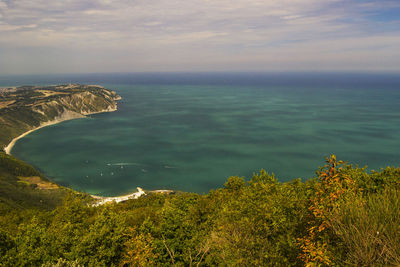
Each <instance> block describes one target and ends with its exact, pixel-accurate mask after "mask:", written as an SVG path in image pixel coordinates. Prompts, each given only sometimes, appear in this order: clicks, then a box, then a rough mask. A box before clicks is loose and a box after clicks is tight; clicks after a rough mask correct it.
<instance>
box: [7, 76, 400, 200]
mask: <svg viewBox="0 0 400 267" xmlns="http://www.w3.org/2000/svg"><path fill="white" fill-rule="evenodd" d="M96 81H97V83H102V84H103V85H105V86H107V87H108V88H110V89H113V90H115V91H117V92H118V93H119V94H120V95H121V96H122V97H123V100H122V101H120V103H119V109H118V111H116V112H112V113H103V114H97V115H92V116H91V117H90V118H87V119H78V120H73V121H67V122H63V123H60V124H57V125H54V126H49V127H46V128H42V129H40V130H38V131H36V132H34V133H32V134H30V135H28V136H26V137H25V138H23V139H21V140H19V141H18V142H17V144H16V145H15V147H14V149H13V151H12V154H14V155H15V156H17V157H19V158H21V159H23V160H25V161H27V162H29V163H32V164H33V165H35V166H37V167H38V168H39V169H41V170H42V171H43V172H44V173H45V174H46V175H47V176H48V177H50V178H51V179H53V180H54V181H56V182H57V183H60V184H63V185H67V186H70V187H71V188H74V189H77V190H82V191H86V192H89V193H92V194H99V195H119V194H123V193H126V192H130V191H132V190H135V188H136V187H137V186H139V187H142V188H144V189H148V190H150V189H176V190H183V191H191V192H199V193H204V192H208V191H209V190H210V189H215V188H218V187H221V186H222V185H223V183H224V182H225V181H226V178H227V177H229V176H235V175H238V176H245V177H249V176H251V175H252V173H254V172H258V171H259V170H260V169H261V168H264V169H266V170H267V171H269V172H273V173H275V174H276V176H277V177H278V179H279V180H280V181H288V180H291V179H293V178H299V177H300V178H304V179H307V178H310V177H313V176H314V174H315V171H316V170H317V168H318V166H321V165H323V161H324V157H326V156H327V155H329V154H330V153H335V154H336V155H337V156H338V157H339V158H340V159H343V160H347V161H349V162H351V163H356V164H359V165H360V166H364V165H368V166H369V167H370V168H371V169H379V168H380V167H384V166H387V165H396V166H398V165H399V159H400V105H399V103H400V87H398V86H397V84H395V85H394V86H393V84H391V86H386V85H385V84H384V83H383V85H380V84H379V82H377V83H372V84H371V83H370V82H368V83H367V82H366V83H364V84H363V83H362V82H361V83H350V82H349V83H346V82H344V83H342V84H339V85H338V84H335V85H326V84H325V83H324V81H323V80H322V82H321V81H320V82H319V83H316V84H313V82H310V81H309V80H307V81H308V82H298V83H296V82H293V83H291V84H290V83H289V84H285V83H283V84H276V83H275V84H271V83H268V82H259V83H256V84H254V83H250V82H248V83H247V84H246V82H242V83H234V82H232V83H229V82H228V83H224V82H214V84H213V83H212V82H209V83H208V84H207V82H197V83H193V84H192V85H187V84H180V83H177V82H174V81H169V82H165V81H164V82H159V83H158V84H150V82H149V83H136V84H135V83H133V82H125V83H117V82H114V81H110V80H105V81H103V82H102V80H96ZM24 82H25V81H24ZM44 83H45V82H44Z"/></svg>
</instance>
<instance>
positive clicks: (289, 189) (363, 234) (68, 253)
mask: <svg viewBox="0 0 400 267" xmlns="http://www.w3.org/2000/svg"><path fill="white" fill-rule="evenodd" d="M1 171H2V172H1V174H0V177H1V179H2V180H1V181H3V180H5V179H6V178H7V179H9V182H7V183H6V184H5V186H9V188H11V185H13V186H14V187H12V188H11V189H10V190H14V189H15V188H17V187H18V186H21V187H22V186H24V185H19V184H17V182H16V180H15V177H17V176H20V175H25V176H28V175H29V176H32V175H40V174H39V173H37V171H35V170H34V169H33V168H31V167H30V166H28V165H26V164H24V163H22V162H20V161H18V160H16V159H13V158H11V157H8V156H5V155H3V154H2V161H1ZM10 177H11V178H10ZM12 177H14V178H12ZM12 179H14V180H12ZM7 181H8V180H7ZM2 183H3V182H2ZM3 185H4V183H3V184H2V185H1V186H0V188H2V187H3ZM18 190H20V189H18ZM29 190H30V191H31V192H37V191H39V189H36V188H30V189H29ZM5 191H7V190H3V191H1V197H2V199H3V198H7V199H8V198H11V197H12V196H10V194H9V195H6V196H5V195H4V194H5ZM14 192H20V191H14ZM21 192H22V191H21ZM24 192H25V191H24ZM21 194H22V193H21ZM19 196H20V195H19V193H18V194H17V193H16V197H14V198H13V199H14V201H15V203H19V201H20V198H19ZM27 197H31V200H30V201H29V205H25V204H27V203H23V204H20V205H19V208H17V209H16V208H14V206H13V205H7V204H4V203H3V204H2V212H1V213H0V214H1V215H0V229H1V230H0V262H1V264H0V265H4V266H41V265H42V264H43V266H52V265H55V266H218V265H220V266H325V265H328V266H329V265H333V266H398V265H399V264H400V250H399V249H398V248H399V247H400V216H399V215H400V168H393V167H388V168H386V169H382V170H380V171H372V172H367V170H366V169H365V168H359V167H357V166H351V165H348V164H346V163H344V162H341V161H337V160H336V158H335V157H334V156H330V157H329V158H328V159H327V161H326V165H325V166H324V167H322V168H321V169H320V170H319V171H318V172H317V177H315V178H312V179H310V180H308V181H306V182H302V181H300V180H293V181H291V182H287V183H280V182H278V180H277V179H276V178H275V177H274V175H272V174H268V173H267V172H266V171H264V170H262V171H261V172H260V173H259V174H255V175H254V176H253V177H251V178H250V179H249V180H245V179H244V178H240V177H230V178H229V179H228V180H227V182H226V183H225V184H224V187H223V188H221V189H217V190H213V191H210V192H209V194H207V195H198V194H193V193H176V194H170V195H167V194H155V193H154V194H148V195H147V196H145V197H141V198H139V199H136V200H129V201H126V202H123V203H119V204H109V205H104V206H99V207H92V206H91V205H90V202H91V201H92V200H90V199H89V198H87V197H85V196H84V195H81V194H76V193H73V192H72V191H70V193H66V195H65V197H64V200H63V203H62V204H60V205H57V206H56V207H55V205H54V204H53V203H52V204H49V205H48V206H47V207H44V206H43V207H40V208H38V206H35V205H34V204H33V203H34V202H37V198H34V197H33V193H30V194H28V195H27ZM46 203H48V202H46ZM54 207H55V208H54Z"/></svg>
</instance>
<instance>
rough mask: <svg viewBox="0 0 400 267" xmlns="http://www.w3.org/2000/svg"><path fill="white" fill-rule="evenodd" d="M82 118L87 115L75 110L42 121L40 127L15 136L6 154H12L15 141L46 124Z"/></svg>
mask: <svg viewBox="0 0 400 267" xmlns="http://www.w3.org/2000/svg"><path fill="white" fill-rule="evenodd" d="M80 118H85V116H83V115H81V114H78V113H75V112H64V113H63V115H62V116H60V117H57V118H56V119H54V120H52V121H48V122H44V123H42V124H41V125H40V126H39V127H36V128H33V129H32V130H29V131H27V132H25V133H23V134H21V135H20V136H18V137H15V138H14V139H13V140H11V142H10V143H9V144H8V145H7V146H6V147H5V148H4V152H6V154H8V155H10V154H11V150H12V148H13V147H14V145H15V143H16V142H17V141H18V140H19V139H21V138H23V137H25V136H27V135H28V134H30V133H32V132H34V131H36V130H39V129H40V128H43V127H46V126H49V125H54V124H57V123H60V122H63V121H68V120H74V119H80Z"/></svg>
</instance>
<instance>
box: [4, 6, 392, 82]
mask: <svg viewBox="0 0 400 267" xmlns="http://www.w3.org/2000/svg"><path fill="white" fill-rule="evenodd" d="M169 71H188V72H197V71H257V72H258V71H260V72H262V71H368V72H370V71H374V72H400V0H112V1H111V0H90V1H89V0H0V75H2V74H3V75H8V74H47V73H49V74H50V73H93V72H169Z"/></svg>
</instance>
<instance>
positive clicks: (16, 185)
mask: <svg viewBox="0 0 400 267" xmlns="http://www.w3.org/2000/svg"><path fill="white" fill-rule="evenodd" d="M68 192H72V190H70V189H67V188H63V187H61V186H58V185H56V184H54V183H52V182H51V181H49V180H47V179H46V178H45V177H44V176H43V175H42V174H41V173H40V172H39V171H37V170H36V169H35V168H34V167H32V166H31V165H29V164H26V163H24V162H22V161H20V160H18V159H16V158H15V157H13V156H10V155H6V154H5V153H2V152H0V211H5V210H9V209H10V208H12V209H18V210H26V209H46V210H51V209H54V208H55V207H57V206H58V205H60V204H62V199H63V198H64V197H65V196H66V194H67V193H68Z"/></svg>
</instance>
